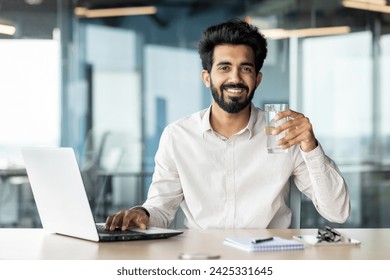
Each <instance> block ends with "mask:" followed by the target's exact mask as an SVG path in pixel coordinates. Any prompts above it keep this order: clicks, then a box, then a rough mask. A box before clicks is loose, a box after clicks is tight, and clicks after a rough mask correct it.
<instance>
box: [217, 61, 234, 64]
mask: <svg viewBox="0 0 390 280" xmlns="http://www.w3.org/2000/svg"><path fill="white" fill-rule="evenodd" d="M217 65H232V63H231V62H229V61H220V62H218V63H217Z"/></svg>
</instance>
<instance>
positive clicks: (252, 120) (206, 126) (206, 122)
mask: <svg viewBox="0 0 390 280" xmlns="http://www.w3.org/2000/svg"><path fill="white" fill-rule="evenodd" d="M257 111H258V109H257V108H256V107H255V105H253V103H251V114H250V116H249V121H248V124H247V126H246V127H245V128H244V129H243V130H241V131H240V132H241V133H243V132H244V131H246V130H247V131H249V136H248V140H249V139H251V138H252V136H253V135H254V129H255V124H256V121H257ZM210 114H211V105H210V107H209V108H208V109H207V110H206V111H205V113H204V115H203V117H202V135H203V137H204V134H205V133H206V132H207V131H213V128H212V127H211V124H210Z"/></svg>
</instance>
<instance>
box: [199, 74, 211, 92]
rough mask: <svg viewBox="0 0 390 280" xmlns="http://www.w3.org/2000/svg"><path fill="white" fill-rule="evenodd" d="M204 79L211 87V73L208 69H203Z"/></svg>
mask: <svg viewBox="0 0 390 280" xmlns="http://www.w3.org/2000/svg"><path fill="white" fill-rule="evenodd" d="M201 75H202V80H203V83H204V84H205V86H206V87H208V88H209V87H210V73H209V71H207V70H202V74H201Z"/></svg>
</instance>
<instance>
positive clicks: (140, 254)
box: [0, 228, 390, 260]
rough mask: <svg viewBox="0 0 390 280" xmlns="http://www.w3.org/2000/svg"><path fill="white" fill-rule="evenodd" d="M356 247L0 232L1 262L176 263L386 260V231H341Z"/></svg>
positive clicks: (211, 235) (208, 237) (206, 237)
mask: <svg viewBox="0 0 390 280" xmlns="http://www.w3.org/2000/svg"><path fill="white" fill-rule="evenodd" d="M340 232H342V233H344V234H347V235H349V236H350V237H352V238H355V239H358V240H360V241H361V242H362V244H361V245H360V246H340V247H310V246H306V247H305V249H304V250H297V251H279V252H257V253H248V252H246V251H242V250H238V249H235V248H232V247H230V246H226V245H224V244H223V240H224V238H225V237H230V236H251V237H253V236H280V237H283V238H291V237H292V235H298V234H316V230H315V229H302V230H186V231H185V232H184V234H182V235H179V236H176V237H171V238H168V239H160V240H149V241H127V242H113V243H95V242H91V241H85V240H80V239H75V238H71V237H65V236H60V235H54V234H48V233H45V232H44V230H42V229H4V228H3V229H0V259H8V260H31V259H43V260H50V259H56V260H82V259H88V260H96V259H101V260H126V259H137V260H148V259H152V260H164V259H168V260H177V259H178V255H179V254H180V253H184V252H186V253H211V254H218V255H220V256H221V259H226V260H245V259H251V260H255V259H268V260H295V259H296V260H338V259H341V260H389V259H390V229H340Z"/></svg>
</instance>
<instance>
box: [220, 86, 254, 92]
mask: <svg viewBox="0 0 390 280" xmlns="http://www.w3.org/2000/svg"><path fill="white" fill-rule="evenodd" d="M222 89H223V90H224V91H226V92H227V93H231V94H240V93H242V92H245V91H248V87H247V86H245V85H243V84H237V85H225V86H223V87H222Z"/></svg>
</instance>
